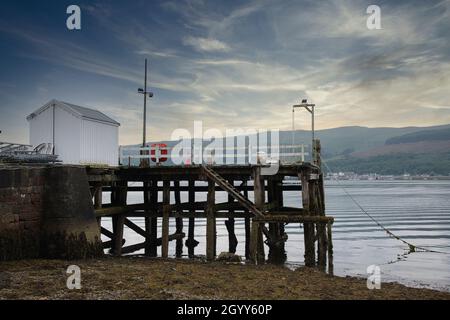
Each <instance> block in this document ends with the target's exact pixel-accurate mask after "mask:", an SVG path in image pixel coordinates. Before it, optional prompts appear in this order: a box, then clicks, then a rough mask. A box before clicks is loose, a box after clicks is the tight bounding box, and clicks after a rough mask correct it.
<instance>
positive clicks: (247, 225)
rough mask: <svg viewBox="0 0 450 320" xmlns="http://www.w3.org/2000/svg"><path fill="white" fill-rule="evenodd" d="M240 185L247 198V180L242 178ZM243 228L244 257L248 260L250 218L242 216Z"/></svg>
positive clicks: (246, 211)
mask: <svg viewBox="0 0 450 320" xmlns="http://www.w3.org/2000/svg"><path fill="white" fill-rule="evenodd" d="M241 186H242V187H243V188H244V197H245V198H247V199H248V190H247V180H243V181H242V183H241ZM244 212H245V213H247V214H248V210H247V209H244ZM244 230H245V259H247V260H250V238H251V237H250V233H251V228H250V218H244Z"/></svg>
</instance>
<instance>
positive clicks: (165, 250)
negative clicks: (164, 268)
mask: <svg viewBox="0 0 450 320" xmlns="http://www.w3.org/2000/svg"><path fill="white" fill-rule="evenodd" d="M169 214H170V181H169V180H164V181H163V219H162V236H161V239H162V244H161V256H162V257H163V258H167V257H168V256H169Z"/></svg>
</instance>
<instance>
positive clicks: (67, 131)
mask: <svg viewBox="0 0 450 320" xmlns="http://www.w3.org/2000/svg"><path fill="white" fill-rule="evenodd" d="M50 109H51V108H50ZM80 132H81V119H80V118H78V117H76V116H75V115H73V114H72V113H70V112H68V111H66V110H64V109H62V108H58V107H57V108H55V154H57V155H58V156H59V160H62V161H63V162H64V163H68V164H79V163H80V135H81V133H80Z"/></svg>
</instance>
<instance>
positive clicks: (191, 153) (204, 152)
mask: <svg viewBox="0 0 450 320" xmlns="http://www.w3.org/2000/svg"><path fill="white" fill-rule="evenodd" d="M307 148H309V146H308V145H304V144H299V145H281V146H253V145H250V146H246V147H224V148H216V149H214V148H208V147H204V148H198V146H197V147H195V146H191V148H187V149H183V150H182V151H183V152H182V154H178V155H173V154H172V147H167V148H160V147H158V146H156V147H150V146H147V147H137V146H136V147H124V146H120V147H119V163H120V164H121V165H127V166H139V165H140V163H141V161H142V160H143V159H146V160H147V161H148V163H149V164H153V165H159V164H163V163H162V162H160V161H159V159H161V158H167V162H166V164H168V165H174V164H183V165H191V164H216V165H248V164H257V163H260V164H266V163H274V162H279V163H282V164H289V163H296V162H299V161H301V162H304V161H305V157H306V156H309V155H310V153H309V152H306V151H305V150H306V149H307ZM163 149H167V154H163ZM152 151H153V155H152ZM152 159H153V160H152ZM180 159H181V162H180Z"/></svg>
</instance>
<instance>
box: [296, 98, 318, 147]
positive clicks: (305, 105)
mask: <svg viewBox="0 0 450 320" xmlns="http://www.w3.org/2000/svg"><path fill="white" fill-rule="evenodd" d="M315 106H316V105H315V104H313V103H308V100H307V99H303V100H302V103H300V104H294V105H293V106H292V147H294V111H295V108H305V109H306V110H307V111H308V112H309V113H310V114H311V132H312V141H311V148H312V146H313V145H314V139H315V137H314V107H315Z"/></svg>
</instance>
